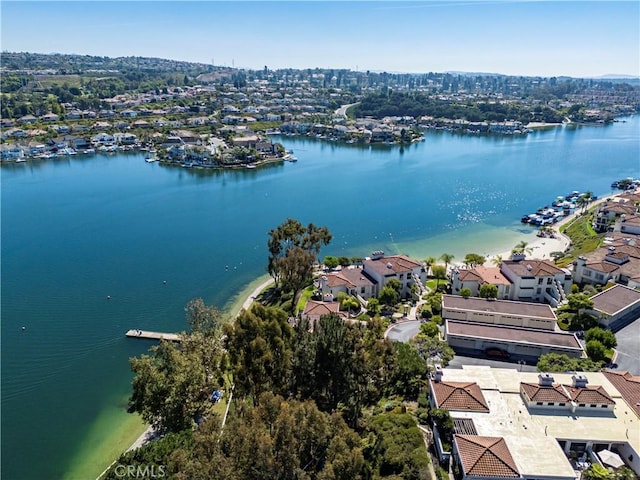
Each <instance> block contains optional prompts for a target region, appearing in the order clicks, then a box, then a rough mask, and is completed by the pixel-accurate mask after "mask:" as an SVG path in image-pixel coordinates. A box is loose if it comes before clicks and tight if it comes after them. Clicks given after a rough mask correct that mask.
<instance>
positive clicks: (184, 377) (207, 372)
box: [128, 301, 224, 432]
mask: <svg viewBox="0 0 640 480" xmlns="http://www.w3.org/2000/svg"><path fill="white" fill-rule="evenodd" d="M200 302H201V301H195V302H193V303H192V302H190V304H189V305H190V307H189V306H188V307H187V309H186V310H187V318H188V320H189V321H190V322H192V328H193V327H194V326H195V327H196V328H194V329H193V331H192V332H189V333H187V332H185V333H182V334H181V340H182V341H181V344H180V346H177V345H175V344H174V343H173V342H168V341H164V340H163V341H161V342H160V344H159V345H156V346H154V347H151V349H150V354H149V355H142V356H141V357H139V358H132V359H131V361H130V362H131V370H132V371H133V372H134V373H135V377H134V379H133V389H132V394H131V397H130V399H129V405H128V410H129V412H131V413H133V412H137V413H139V414H140V415H141V416H142V418H143V419H144V420H145V421H147V422H149V423H151V424H153V425H155V426H156V427H158V428H159V429H160V430H161V431H173V432H177V431H179V430H183V429H185V428H190V427H191V426H192V425H193V424H194V422H195V421H197V420H198V419H199V418H200V417H202V416H204V415H206V414H207V413H208V412H210V409H211V402H210V401H209V395H210V394H211V392H212V391H213V390H214V389H218V388H220V387H223V386H224V377H223V375H222V372H223V360H224V351H223V348H222V342H221V339H220V336H219V332H218V335H214V334H212V331H211V330H210V329H208V328H202V327H203V326H204V325H205V323H206V322H200V321H194V319H193V317H194V315H195V316H198V317H200V316H201V315H200V314H194V313H193V311H194V308H193V307H197V309H198V310H199V309H202V311H203V312H207V313H206V314H203V316H205V317H207V318H208V319H209V320H210V323H211V324H216V323H218V320H217V318H216V319H214V318H213V317H212V315H214V313H213V311H214V310H211V309H210V307H206V306H205V305H204V304H203V303H202V304H201V303H200ZM201 313H202V312H201Z"/></svg>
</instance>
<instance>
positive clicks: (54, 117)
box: [40, 112, 60, 122]
mask: <svg viewBox="0 0 640 480" xmlns="http://www.w3.org/2000/svg"><path fill="white" fill-rule="evenodd" d="M59 119H60V116H59V115H56V114H55V113H51V112H49V113H47V114H46V115H42V116H41V117H40V120H42V121H43V122H57V121H58V120H59Z"/></svg>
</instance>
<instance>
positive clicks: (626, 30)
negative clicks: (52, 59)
mask: <svg viewBox="0 0 640 480" xmlns="http://www.w3.org/2000/svg"><path fill="white" fill-rule="evenodd" d="M0 26H1V33H0V47H1V48H2V50H4V51H11V52H15V51H22V52H26V51H28V52H37V53H54V52H55V53H77V54H87V55H100V56H109V57H117V56H144V57H160V58H169V59H174V60H185V61H195V62H202V63H208V64H211V63H214V64H215V65H220V66H235V67H238V68H252V69H261V68H263V67H264V66H267V67H268V68H270V69H277V68H288V67H289V68H316V67H319V68H348V69H351V70H360V71H366V70H371V71H387V72H412V73H424V72H445V71H464V72H486V73H501V74H506V75H525V76H564V75H566V76H572V77H598V76H602V75H609V74H618V75H632V76H640V2H639V1H637V0H631V1H620V2H618V1H604V2H599V1H588V0H587V1H585V0H580V1H578V0H576V1H565V2H557V1H552V0H536V1H524V0H423V1H414V2H404V1H393V2H391V1H373V2H369V1H366V2H365V1H354V2H346V1H328V2H321V1H293V2H285V1H258V2H247V1H234V2H225V1H204V0H203V1H195V2H176V1H158V0H156V1H140V2H136V1H111V2H99V1H86V0H85V1H70V2H57V1H40V2H36V1H30V0H19V1H7V0H1V1H0Z"/></svg>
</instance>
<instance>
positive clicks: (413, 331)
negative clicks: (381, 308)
mask: <svg viewBox="0 0 640 480" xmlns="http://www.w3.org/2000/svg"><path fill="white" fill-rule="evenodd" d="M419 330H420V321H419V320H411V321H409V322H401V323H397V324H395V325H394V326H392V327H391V328H390V329H389V330H387V338H388V339H389V340H393V341H395V342H408V341H409V340H411V339H412V338H413V337H415V336H416V335H417V333H418V331H419Z"/></svg>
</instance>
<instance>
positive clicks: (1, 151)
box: [0, 143, 24, 161]
mask: <svg viewBox="0 0 640 480" xmlns="http://www.w3.org/2000/svg"><path fill="white" fill-rule="evenodd" d="M22 158H24V149H23V148H22V147H21V146H20V145H16V144H6V143H5V144H2V145H0V159H2V161H16V160H20V159H22Z"/></svg>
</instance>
